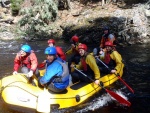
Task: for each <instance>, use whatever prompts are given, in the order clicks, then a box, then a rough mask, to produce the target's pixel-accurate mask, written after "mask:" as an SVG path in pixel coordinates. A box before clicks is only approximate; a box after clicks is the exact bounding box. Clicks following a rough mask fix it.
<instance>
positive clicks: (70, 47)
mask: <svg viewBox="0 0 150 113" xmlns="http://www.w3.org/2000/svg"><path fill="white" fill-rule="evenodd" d="M71 48H72V46H69V47H68V48H67V50H66V51H65V54H66V53H67V51H68V50H70V49H71Z"/></svg>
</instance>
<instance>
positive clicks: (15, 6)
mask: <svg viewBox="0 0 150 113" xmlns="http://www.w3.org/2000/svg"><path fill="white" fill-rule="evenodd" d="M22 2H23V0H10V3H11V10H12V12H13V11H19V10H20V9H21V4H22Z"/></svg>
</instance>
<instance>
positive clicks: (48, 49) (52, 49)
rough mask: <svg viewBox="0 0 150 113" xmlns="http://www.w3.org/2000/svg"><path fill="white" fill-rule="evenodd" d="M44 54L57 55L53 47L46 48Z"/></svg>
mask: <svg viewBox="0 0 150 113" xmlns="http://www.w3.org/2000/svg"><path fill="white" fill-rule="evenodd" d="M45 54H46V55H56V54H57V51H56V48H55V47H47V48H46V49H45Z"/></svg>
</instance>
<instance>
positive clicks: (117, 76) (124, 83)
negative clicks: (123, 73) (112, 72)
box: [117, 76, 134, 93]
mask: <svg viewBox="0 0 150 113" xmlns="http://www.w3.org/2000/svg"><path fill="white" fill-rule="evenodd" d="M117 77H118V78H119V79H120V80H121V81H122V82H123V83H124V85H126V87H127V88H128V89H129V90H130V91H131V92H132V93H134V91H133V89H132V88H131V87H130V86H129V85H128V84H127V83H125V81H124V80H122V78H121V77H120V76H117Z"/></svg>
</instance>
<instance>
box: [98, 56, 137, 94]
mask: <svg viewBox="0 0 150 113" xmlns="http://www.w3.org/2000/svg"><path fill="white" fill-rule="evenodd" d="M96 59H97V60H98V61H99V62H101V63H102V64H103V65H104V66H105V67H106V68H107V69H109V70H110V68H109V67H108V66H107V65H106V64H105V63H104V62H103V61H101V60H100V59H99V58H97V57H96ZM114 74H115V75H116V76H117V77H118V78H119V80H121V82H123V83H124V85H125V86H126V87H127V88H128V89H129V90H130V91H131V92H132V93H134V91H133V89H132V88H131V87H130V86H129V85H128V84H127V83H126V82H125V81H124V80H123V79H122V78H121V77H120V76H119V74H116V73H114Z"/></svg>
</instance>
